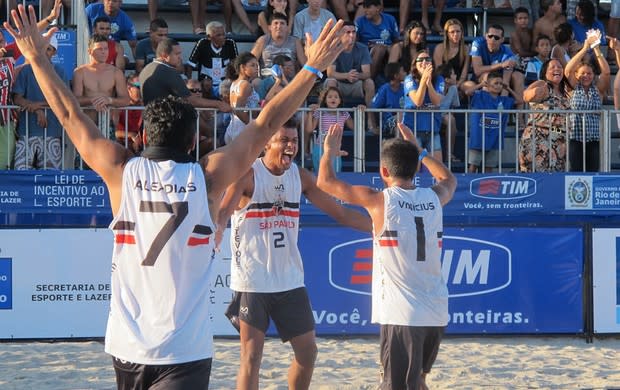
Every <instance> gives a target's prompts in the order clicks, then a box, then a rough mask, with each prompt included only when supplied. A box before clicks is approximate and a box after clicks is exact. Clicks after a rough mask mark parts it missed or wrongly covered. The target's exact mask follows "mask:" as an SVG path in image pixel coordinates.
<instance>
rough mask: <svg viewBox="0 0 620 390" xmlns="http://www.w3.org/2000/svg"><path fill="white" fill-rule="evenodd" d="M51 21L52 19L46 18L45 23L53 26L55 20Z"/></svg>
mask: <svg viewBox="0 0 620 390" xmlns="http://www.w3.org/2000/svg"><path fill="white" fill-rule="evenodd" d="M50 19H51V18H50V17H49V16H48V17H47V18H45V21H46V22H47V24H52V23H54V19H51V20H50Z"/></svg>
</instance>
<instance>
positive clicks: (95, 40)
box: [88, 34, 108, 49]
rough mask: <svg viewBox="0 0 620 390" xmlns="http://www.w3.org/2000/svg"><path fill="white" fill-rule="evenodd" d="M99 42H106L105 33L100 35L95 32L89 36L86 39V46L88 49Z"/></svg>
mask: <svg viewBox="0 0 620 390" xmlns="http://www.w3.org/2000/svg"><path fill="white" fill-rule="evenodd" d="M99 42H106V43H107V42H108V37H106V36H105V35H101V34H95V35H93V36H92V37H90V39H89V40H88V48H89V49H90V48H91V47H93V46H94V45H95V43H99Z"/></svg>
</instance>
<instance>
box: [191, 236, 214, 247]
mask: <svg viewBox="0 0 620 390" xmlns="http://www.w3.org/2000/svg"><path fill="white" fill-rule="evenodd" d="M209 239H210V237H205V238H198V237H190V238H189V240H187V245H188V246H198V245H207V244H208V243H209Z"/></svg>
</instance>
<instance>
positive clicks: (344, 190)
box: [316, 124, 383, 220]
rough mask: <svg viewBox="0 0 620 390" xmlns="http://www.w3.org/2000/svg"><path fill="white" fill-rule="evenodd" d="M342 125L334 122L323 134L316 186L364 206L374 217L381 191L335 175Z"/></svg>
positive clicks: (337, 196)
mask: <svg viewBox="0 0 620 390" xmlns="http://www.w3.org/2000/svg"><path fill="white" fill-rule="evenodd" d="M341 144H342V127H340V126H338V125H337V124H334V125H332V126H330V127H329V130H328V131H327V134H326V136H325V143H324V152H323V156H321V163H320V165H319V175H318V178H317V181H316V184H317V186H318V187H319V188H320V189H321V190H323V191H325V192H327V193H328V194H330V195H332V196H335V197H336V198H338V199H340V200H342V201H343V202H346V203H350V204H353V205H357V206H362V207H364V208H365V209H366V210H367V211H368V212H369V213H370V214H371V216H373V220H374V219H375V218H374V214H375V210H374V209H375V206H376V204H377V202H379V201H382V200H383V193H382V192H380V191H377V190H375V189H373V188H370V187H367V186H354V185H351V184H349V183H347V182H345V181H342V180H340V179H338V178H337V177H336V173H335V172H334V166H333V165H334V164H333V159H335V158H336V157H338V156H340V154H341V152H340V147H341Z"/></svg>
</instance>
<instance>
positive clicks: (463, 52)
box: [433, 19, 470, 87]
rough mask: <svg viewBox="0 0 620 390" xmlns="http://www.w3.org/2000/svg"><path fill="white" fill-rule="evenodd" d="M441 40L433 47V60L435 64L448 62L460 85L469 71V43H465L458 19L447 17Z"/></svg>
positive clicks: (461, 26)
mask: <svg viewBox="0 0 620 390" xmlns="http://www.w3.org/2000/svg"><path fill="white" fill-rule="evenodd" d="M443 31H444V35H443V42H442V43H440V44H438V45H437V46H436V47H435V51H434V52H433V61H434V62H435V66H439V65H442V64H448V65H451V66H452V69H454V73H456V75H457V85H458V86H459V87H460V86H461V84H463V82H465V81H466V80H467V74H468V73H469V62H470V58H469V54H468V53H469V45H466V44H465V37H464V31H463V24H462V23H461V22H460V21H459V20H458V19H448V20H447V21H446V23H445V24H444V26H443Z"/></svg>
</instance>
